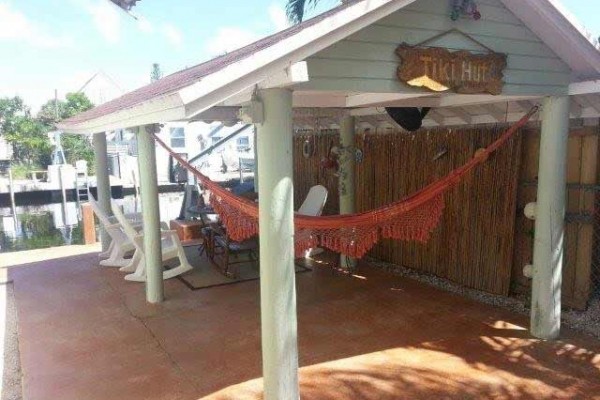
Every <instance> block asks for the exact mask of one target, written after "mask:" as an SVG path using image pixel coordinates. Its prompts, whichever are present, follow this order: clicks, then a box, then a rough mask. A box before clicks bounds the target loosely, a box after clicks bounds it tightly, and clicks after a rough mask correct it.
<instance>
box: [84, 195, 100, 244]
mask: <svg viewBox="0 0 600 400" xmlns="http://www.w3.org/2000/svg"><path fill="white" fill-rule="evenodd" d="M81 217H82V220H81V223H82V225H83V243H84V244H94V243H96V221H94V211H93V210H92V205H91V204H90V203H84V204H82V205H81Z"/></svg>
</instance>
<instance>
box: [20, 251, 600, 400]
mask: <svg viewBox="0 0 600 400" xmlns="http://www.w3.org/2000/svg"><path fill="white" fill-rule="evenodd" d="M49 251H50V250H49ZM52 251H54V250H52ZM57 251H58V250H57ZM96 261H97V258H96V254H94V253H90V254H84V255H77V256H71V257H67V258H59V259H54V260H47V261H43V262H37V263H34V264H29V265H28V266H21V267H18V268H14V269H13V270H12V271H11V275H12V279H13V280H14V288H15V296H16V304H17V309H18V319H19V340H20V342H19V346H20V351H21V360H22V368H23V380H24V381H23V388H24V398H25V399H28V400H42V399H52V400H57V399H60V400H71V399H72V400H87V399H90V400H91V399H127V400H129V399H173V400H174V399H199V398H203V397H205V396H207V398H209V399H236V400H237V399H258V398H261V394H260V391H261V381H260V379H258V378H260V376H261V365H260V364H261V363H260V322H259V297H258V296H259V290H258V282H256V281H253V282H246V283H241V284H236V285H232V286H225V287H217V288H211V289H206V290H199V291H191V290H189V289H188V288H187V287H186V286H184V285H183V283H182V282H180V281H178V280H171V281H168V282H167V283H166V296H167V298H168V300H167V302H165V303H164V304H162V305H160V306H150V305H147V304H145V302H144V293H143V290H144V287H143V285H140V284H135V283H130V282H125V281H124V280H123V279H122V274H121V273H119V272H118V271H117V270H113V269H101V268H100V267H97V266H96V264H97V262H96ZM358 274H359V275H360V277H348V276H339V275H334V274H333V273H332V272H331V270H328V269H325V268H322V269H321V268H319V269H315V270H314V271H313V272H308V273H301V274H298V275H297V281H298V313H299V315H298V327H299V346H300V363H301V366H302V367H303V368H302V370H301V373H300V376H301V395H302V398H303V399H319V400H322V399H336V400H337V399H421V398H423V399H487V398H498V399H508V398H515V399H561V398H564V399H567V398H568V399H576V398H581V399H590V398H600V343H599V342H598V341H597V340H594V339H592V338H590V337H587V336H584V335H580V334H576V333H574V332H571V331H569V330H565V331H564V336H563V341H560V342H542V341H539V340H533V339H531V338H530V337H529V335H528V333H527V331H526V330H525V329H524V327H525V326H526V325H527V319H526V318H524V317H522V316H518V315H514V314H512V313H510V312H508V311H505V310H502V309H497V308H494V307H490V306H487V305H482V304H479V303H476V302H473V301H471V300H468V299H465V298H461V297H459V296H456V295H452V294H449V293H446V292H443V291H440V290H437V289H434V288H431V287H428V286H425V285H422V284H419V283H416V282H414V281H411V280H407V279H402V278H398V277H393V276H390V275H388V274H386V273H383V272H381V271H378V270H375V269H374V268H371V267H368V266H362V267H361V268H360V272H359V273H358Z"/></svg>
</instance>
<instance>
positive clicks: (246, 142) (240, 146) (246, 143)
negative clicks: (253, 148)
mask: <svg viewBox="0 0 600 400" xmlns="http://www.w3.org/2000/svg"><path fill="white" fill-rule="evenodd" d="M249 149H250V139H249V138H248V136H242V137H239V138H238V139H237V151H248V150H249Z"/></svg>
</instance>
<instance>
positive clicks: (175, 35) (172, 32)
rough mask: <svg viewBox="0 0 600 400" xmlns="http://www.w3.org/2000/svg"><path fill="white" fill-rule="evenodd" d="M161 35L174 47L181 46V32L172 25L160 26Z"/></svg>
mask: <svg viewBox="0 0 600 400" xmlns="http://www.w3.org/2000/svg"><path fill="white" fill-rule="evenodd" d="M160 30H161V33H162V34H163V35H164V36H165V38H166V39H167V41H168V42H169V43H171V44H172V45H173V46H175V47H181V46H182V45H183V35H182V34H181V31H180V30H179V29H178V28H177V27H176V26H174V25H171V24H169V23H165V24H163V25H162V26H161V29H160Z"/></svg>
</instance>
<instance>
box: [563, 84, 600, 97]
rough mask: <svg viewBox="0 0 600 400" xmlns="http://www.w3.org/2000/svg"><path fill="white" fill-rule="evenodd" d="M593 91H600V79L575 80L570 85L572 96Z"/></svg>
mask: <svg viewBox="0 0 600 400" xmlns="http://www.w3.org/2000/svg"><path fill="white" fill-rule="evenodd" d="M593 93H600V80H597V81H585V82H575V83H571V84H570V85H569V94H570V95H571V96H576V95H579V94H593Z"/></svg>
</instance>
